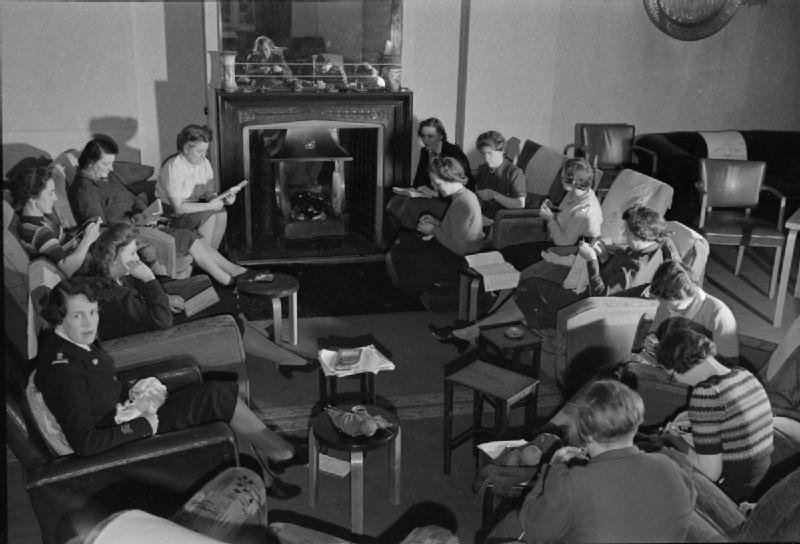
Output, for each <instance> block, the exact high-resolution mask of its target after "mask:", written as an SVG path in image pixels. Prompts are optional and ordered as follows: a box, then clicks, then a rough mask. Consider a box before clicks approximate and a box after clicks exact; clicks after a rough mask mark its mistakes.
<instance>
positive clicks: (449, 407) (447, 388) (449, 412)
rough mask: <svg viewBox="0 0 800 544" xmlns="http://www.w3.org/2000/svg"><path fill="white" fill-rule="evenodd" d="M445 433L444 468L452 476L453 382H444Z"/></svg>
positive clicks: (443, 448)
mask: <svg viewBox="0 0 800 544" xmlns="http://www.w3.org/2000/svg"><path fill="white" fill-rule="evenodd" d="M442 427H443V429H444V431H443V434H442V453H443V455H444V459H443V463H442V467H443V469H442V470H443V472H444V473H445V474H450V435H451V434H452V430H453V382H449V381H447V380H445V382H444V425H443V426H442Z"/></svg>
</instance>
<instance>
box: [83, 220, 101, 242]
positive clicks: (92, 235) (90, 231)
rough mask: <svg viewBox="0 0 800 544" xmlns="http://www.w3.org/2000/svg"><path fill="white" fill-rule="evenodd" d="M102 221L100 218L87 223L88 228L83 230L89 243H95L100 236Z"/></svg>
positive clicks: (84, 237)
mask: <svg viewBox="0 0 800 544" xmlns="http://www.w3.org/2000/svg"><path fill="white" fill-rule="evenodd" d="M100 223H101V221H99V220H98V221H92V222H91V223H89V224H88V225H86V230H85V231H83V240H86V243H87V244H93V243H94V241H95V240H97V238H98V236H100Z"/></svg>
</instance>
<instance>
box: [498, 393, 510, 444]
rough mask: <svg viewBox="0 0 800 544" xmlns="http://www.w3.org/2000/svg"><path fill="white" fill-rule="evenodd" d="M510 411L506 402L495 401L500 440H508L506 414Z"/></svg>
mask: <svg viewBox="0 0 800 544" xmlns="http://www.w3.org/2000/svg"><path fill="white" fill-rule="evenodd" d="M510 409H511V406H510V405H509V404H508V402H506V401H504V400H502V399H497V414H498V419H499V423H500V440H505V439H507V438H508V413H509V411H510Z"/></svg>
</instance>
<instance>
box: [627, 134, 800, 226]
mask: <svg viewBox="0 0 800 544" xmlns="http://www.w3.org/2000/svg"><path fill="white" fill-rule="evenodd" d="M739 132H740V133H741V136H742V139H743V141H744V144H745V148H746V149H745V150H742V151H743V153H742V156H743V157H744V155H745V153H746V159H747V160H750V161H764V162H766V163H767V172H766V178H765V181H764V183H765V185H769V186H770V187H774V188H775V189H777V190H778V191H779V192H781V193H782V194H784V195H785V196H786V198H787V216H786V217H787V218H788V217H789V216H791V214H792V213H794V212H795V211H796V210H797V209H798V208H800V152H798V150H800V131H778V130H742V131H739ZM635 143H636V145H638V146H640V147H643V148H645V149H649V150H651V151H653V152H654V153H655V154H656V156H657V157H658V168H657V171H656V172H655V173H654V174H653V175H654V177H656V178H657V179H660V180H662V181H664V182H666V183H669V184H670V185H671V186H672V187H673V188H674V189H675V203H674V206H673V209H672V215H671V218H674V219H676V220H679V221H681V220H682V221H686V220H687V219H689V218H695V217H697V216H698V215H699V209H700V199H699V198H698V195H697V191H696V189H695V186H694V184H695V183H696V182H697V181H698V180H699V179H700V175H699V172H700V170H699V168H700V166H699V162H698V161H699V159H703V158H709V150H708V145H707V143H706V139H705V138H704V137H703V136H702V135H701V133H700V132H696V131H691V132H689V131H680V132H662V133H652V134H641V135H639V136H638V137H637V138H636V142H635ZM713 158H725V157H720V156H717V157H713ZM643 160H647V158H646V157H644V158H643ZM778 205H779V202H778V201H777V199H774V198H773V199H769V200H767V199H765V200H764V201H763V202H762V203H761V205H760V206H759V209H758V211H757V214H758V215H761V216H762V217H765V218H774V217H777V210H778Z"/></svg>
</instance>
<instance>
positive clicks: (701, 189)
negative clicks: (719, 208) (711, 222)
mask: <svg viewBox="0 0 800 544" xmlns="http://www.w3.org/2000/svg"><path fill="white" fill-rule="evenodd" d="M694 188H695V189H697V192H698V193H699V194H700V219H699V220H698V221H697V228H699V229H702V228H703V227H705V225H706V212H707V211H708V210H707V208H708V191H706V187H705V185H703V182H702V181H697V182H695V184H694Z"/></svg>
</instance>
